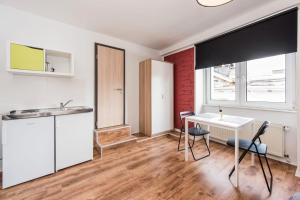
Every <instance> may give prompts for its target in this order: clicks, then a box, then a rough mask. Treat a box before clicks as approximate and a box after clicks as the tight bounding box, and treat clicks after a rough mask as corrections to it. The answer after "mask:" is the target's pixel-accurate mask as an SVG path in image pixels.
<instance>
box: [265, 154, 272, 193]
mask: <svg viewBox="0 0 300 200" xmlns="http://www.w3.org/2000/svg"><path fill="white" fill-rule="evenodd" d="M264 157H265V160H266V163H267V166H268V170H269V173H270V176H271V177H270V183H268V181H267V179H266V177H265V181H266V184H267V187H268V190H269V192H270V193H271V192H272V186H273V174H272V171H271V168H270V165H269V162H268V158H267V156H266V155H264Z"/></svg>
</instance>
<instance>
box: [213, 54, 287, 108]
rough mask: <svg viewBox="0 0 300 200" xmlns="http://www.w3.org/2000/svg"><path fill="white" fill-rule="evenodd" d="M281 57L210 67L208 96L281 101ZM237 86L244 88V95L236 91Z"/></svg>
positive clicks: (283, 73) (283, 93)
mask: <svg viewBox="0 0 300 200" xmlns="http://www.w3.org/2000/svg"><path fill="white" fill-rule="evenodd" d="M285 59H286V56H285V55H278V56H272V57H267V58H261V59H256V60H251V61H247V62H242V63H237V64H228V65H221V66H218V67H213V68H211V69H210V81H211V82H210V99H211V100H213V101H235V100H236V99H239V98H242V99H241V100H242V101H243V102H270V103H285V102H286V62H285ZM236 67H239V68H238V70H239V71H240V72H241V75H240V76H237V73H238V71H237V69H236ZM238 78H239V79H240V80H237V79H238ZM237 83H239V84H240V85H237ZM237 86H239V88H241V89H242V90H241V91H246V94H245V95H244V94H240V93H239V92H236V88H237ZM236 95H238V96H237V97H236Z"/></svg>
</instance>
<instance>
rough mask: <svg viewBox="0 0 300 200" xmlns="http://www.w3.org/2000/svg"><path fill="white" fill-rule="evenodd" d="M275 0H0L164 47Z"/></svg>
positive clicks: (9, 4) (56, 17)
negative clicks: (207, 0)
mask: <svg viewBox="0 0 300 200" xmlns="http://www.w3.org/2000/svg"><path fill="white" fill-rule="evenodd" d="M274 1H278V0H263V1H262V0H251V1H250V0H234V1H233V2H231V3H228V4H226V5H224V6H221V7H215V8H205V7H201V6H199V5H198V4H197V2H196V0H152V1H146V0H75V1H74V0H0V4H4V5H7V6H11V7H15V8H17V9H20V10H25V11H28V12H31V13H34V14H37V15H41V16H44V17H47V18H51V19H55V20H57V21H61V22H64V23H68V24H72V25H75V26H79V27H82V28H85V29H88V30H92V31H95V32H99V33H103V34H107V35H110V36H114V37H118V38H120V39H123V40H127V41H131V42H134V43H137V44H141V45H144V46H147V47H150V48H153V49H158V50H161V49H164V48H166V47H168V46H170V45H172V44H174V43H176V42H178V41H181V40H183V39H185V38H187V37H189V36H192V35H195V34H196V33H199V32H201V31H203V30H205V29H207V28H210V27H212V26H214V25H216V24H219V23H221V22H223V21H224V20H228V19H229V18H232V17H235V16H237V15H240V14H241V13H243V12H247V11H250V10H253V9H255V8H257V7H260V6H262V5H264V4H267V3H270V2H274Z"/></svg>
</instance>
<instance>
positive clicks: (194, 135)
mask: <svg viewBox="0 0 300 200" xmlns="http://www.w3.org/2000/svg"><path fill="white" fill-rule="evenodd" d="M195 140H196V136H195V135H194V139H193V144H192V148H193V147H194V144H195Z"/></svg>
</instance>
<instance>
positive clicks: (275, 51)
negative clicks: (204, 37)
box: [195, 8, 298, 69]
mask: <svg viewBox="0 0 300 200" xmlns="http://www.w3.org/2000/svg"><path fill="white" fill-rule="evenodd" d="M297 19H298V9H297V8H294V9H292V10H288V11H285V12H283V13H280V14H277V15H275V16H272V17H270V18H267V19H264V20H261V21H259V22H256V23H253V24H250V25H247V26H245V27H242V28H240V29H237V30H234V31H232V32H229V33H226V34H224V35H221V36H218V37H216V38H213V39H210V40H208V41H205V42H201V43H199V44H196V45H195V46H196V69H203V68H208V67H213V66H218V65H222V64H231V63H237V62H243V61H247V60H253V59H258V58H263V57H269V56H274V55H280V54H287V53H293V52H296V51H297V23H298V20H297Z"/></svg>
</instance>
